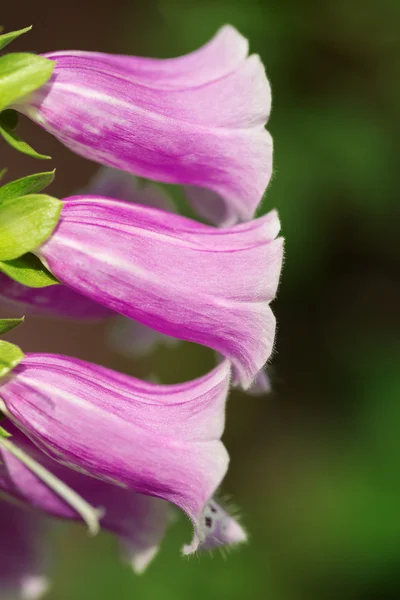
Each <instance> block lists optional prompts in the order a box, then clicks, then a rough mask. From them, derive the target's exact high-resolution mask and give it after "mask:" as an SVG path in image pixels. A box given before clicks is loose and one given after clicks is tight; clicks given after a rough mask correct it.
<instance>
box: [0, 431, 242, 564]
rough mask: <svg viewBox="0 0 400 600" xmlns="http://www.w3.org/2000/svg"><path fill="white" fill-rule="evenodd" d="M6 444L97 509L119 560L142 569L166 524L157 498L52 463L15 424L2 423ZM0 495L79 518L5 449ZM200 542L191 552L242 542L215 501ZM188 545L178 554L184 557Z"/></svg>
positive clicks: (163, 508) (162, 504)
mask: <svg viewBox="0 0 400 600" xmlns="http://www.w3.org/2000/svg"><path fill="white" fill-rule="evenodd" d="M7 431H9V432H10V433H12V440H13V442H14V443H16V444H17V445H18V447H20V448H22V449H23V450H24V451H25V452H27V453H28V454H29V455H30V456H32V457H34V458H35V460H37V461H39V462H40V463H41V464H42V465H44V466H45V467H46V468H47V469H48V470H49V471H51V472H52V473H54V474H55V475H56V476H57V477H58V478H59V479H60V480H62V481H64V482H65V483H67V484H68V485H69V486H70V487H71V488H73V489H74V490H76V491H77V492H78V493H79V494H80V495H81V496H82V497H84V498H85V499H86V501H88V502H90V504H92V505H96V506H103V507H104V516H103V517H102V519H101V525H102V527H103V528H105V529H107V530H108V531H110V532H111V533H113V534H115V535H116V536H117V538H118V539H119V543H120V549H121V552H122V557H123V559H124V560H125V561H127V562H128V563H129V564H130V565H131V566H132V568H133V570H134V571H135V572H136V573H141V572H143V571H144V569H145V568H146V567H147V566H148V564H149V563H150V561H151V560H152V559H153V558H154V556H155V555H156V554H157V552H158V550H159V546H160V543H161V541H162V538H163V537H164V533H165V531H166V528H167V526H168V522H169V513H170V510H169V509H170V506H169V505H168V503H167V502H165V501H163V500H160V499H159V498H153V497H151V496H144V495H142V494H137V493H135V492H132V491H130V490H127V489H124V488H122V487H119V486H116V485H113V484H110V483H106V482H104V481H101V480H98V479H95V478H93V477H88V476H86V475H83V474H82V473H77V472H76V471H73V470H71V469H68V468H67V467H65V466H63V465H61V464H60V463H57V462H55V461H54V460H52V459H51V458H49V457H48V456H46V455H45V454H44V453H42V452H41V451H40V450H39V449H38V448H37V447H35V446H34V445H33V444H32V442H30V441H29V440H28V438H27V437H26V436H25V435H24V434H23V433H21V432H20V431H18V429H16V427H15V426H13V425H12V424H10V423H9V422H8V423H7ZM0 456H1V461H2V464H1V465H0V491H1V492H2V493H3V494H5V495H7V496H8V497H10V498H12V499H14V500H17V501H18V502H19V503H21V504H25V505H27V506H28V507H30V508H34V509H38V510H40V511H42V512H44V513H45V514H47V515H49V516H53V517H58V518H61V519H68V520H70V519H72V520H79V518H80V517H79V515H78V513H76V511H74V509H73V508H72V507H71V506H69V505H68V503H66V502H65V501H64V500H62V499H61V498H60V497H59V496H57V494H56V493H55V492H54V491H53V490H51V489H50V488H48V487H47V486H46V485H45V484H44V483H43V482H42V481H41V480H39V479H38V478H37V477H36V476H35V475H34V474H33V473H32V472H30V471H29V469H28V468H27V467H26V466H25V465H24V464H22V463H21V462H20V461H19V460H18V459H16V458H15V457H14V456H13V455H12V454H10V453H9V452H8V451H7V450H5V449H1V450H0ZM203 523H204V534H205V536H204V539H203V540H202V541H201V540H199V539H198V538H197V537H196V538H195V541H194V545H193V548H195V547H196V548H198V549H199V550H212V549H214V548H218V547H225V546H232V545H235V544H238V543H241V542H244V541H246V533H245V531H244V530H243V528H242V527H241V525H240V524H239V523H238V522H237V521H236V520H235V519H234V518H233V517H231V516H230V515H229V514H228V513H227V512H226V511H225V510H224V509H223V508H222V507H221V506H220V505H219V504H218V503H217V502H216V501H215V500H210V502H209V503H208V504H207V505H206V507H205V510H204V519H203ZM191 551H192V547H191V546H185V548H184V552H185V553H190V552H191Z"/></svg>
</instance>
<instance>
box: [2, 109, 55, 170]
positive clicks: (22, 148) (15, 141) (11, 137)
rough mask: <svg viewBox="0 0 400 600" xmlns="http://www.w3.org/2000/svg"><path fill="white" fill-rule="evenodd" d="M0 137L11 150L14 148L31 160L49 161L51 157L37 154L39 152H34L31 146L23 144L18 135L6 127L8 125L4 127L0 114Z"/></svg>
mask: <svg viewBox="0 0 400 600" xmlns="http://www.w3.org/2000/svg"><path fill="white" fill-rule="evenodd" d="M0 135H1V136H2V138H3V139H4V141H6V142H7V144H9V145H10V146H11V147H12V148H14V150H18V152H22V154H27V155H28V156H31V157H32V158H39V159H41V160H49V159H50V158H51V156H47V155H46V154H39V152H36V150H35V149H34V148H32V146H30V145H29V144H27V143H26V142H24V140H23V139H22V138H20V137H19V135H17V134H16V133H15V131H13V129H11V127H8V125H6V123H4V121H3V120H2V118H1V114H0Z"/></svg>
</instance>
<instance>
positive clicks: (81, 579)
mask: <svg viewBox="0 0 400 600" xmlns="http://www.w3.org/2000/svg"><path fill="white" fill-rule="evenodd" d="M2 4H3V3H2ZM4 4H5V6H4V7H3V6H2V15H1V18H2V22H3V23H4V25H5V26H6V27H7V29H12V28H18V27H22V26H25V25H28V24H31V23H33V24H34V26H35V28H34V31H33V32H32V33H31V34H29V36H24V39H21V40H18V42H17V43H15V46H14V47H13V50H18V49H19V50H22V49H23V50H33V51H37V52H41V51H46V50H57V49H63V48H71V49H72V48H75V49H88V50H103V51H109V52H126V53H132V54H138V55H147V56H159V57H167V56H174V55H179V54H184V53H185V52H188V51H190V50H193V49H195V48H196V47H198V46H200V45H201V44H203V43H204V42H205V41H207V40H208V39H209V38H210V37H211V36H212V35H213V34H214V33H215V31H216V30H217V29H218V28H219V27H220V26H221V25H222V24H224V23H226V22H229V23H232V24H233V25H235V26H236V27H237V28H238V29H239V30H240V31H241V32H242V33H243V34H244V35H245V36H247V37H248V38H249V39H250V43H251V50H252V52H257V53H259V54H260V55H261V56H262V58H263V61H264V63H265V65H266V68H267V73H268V76H269V78H270V80H271V83H272V90H273V112H272V116H271V119H270V122H269V124H268V128H269V130H270V131H271V133H272V134H273V137H274V140H275V169H274V170H275V175H274V178H273V180H272V182H271V184H270V186H269V188H268V192H267V195H266V198H265V199H264V202H263V205H262V210H265V211H266V210H269V209H270V208H272V207H277V208H278V210H279V213H280V216H281V220H282V228H283V234H284V236H285V238H286V262H285V268H284V271H283V278H282V283H281V286H280V290H279V295H278V299H277V300H276V301H275V303H274V311H275V313H276V315H277V319H278V336H277V342H276V352H275V355H274V357H273V360H272V365H271V367H270V375H271V379H272V382H273V393H271V394H269V395H268V396H264V397H262V398H250V397H246V396H245V395H243V394H240V393H235V394H232V397H231V399H230V402H229V407H228V422H227V430H226V434H225V438H224V439H225V442H226V445H227V447H228V449H229V451H230V453H231V457H232V466H231V470H230V473H229V475H228V477H227V479H226V481H225V483H224V488H223V493H226V494H229V495H230V496H231V497H232V499H233V501H234V503H235V504H237V505H238V506H239V507H240V514H241V515H242V521H243V523H244V524H245V525H246V527H247V529H248V531H249V533H250V535H251V541H250V543H249V544H248V545H247V546H246V547H243V548H240V549H238V550H236V551H234V552H233V553H232V554H231V555H229V557H228V558H227V559H226V560H224V559H223V557H222V556H220V555H219V554H218V553H217V554H215V555H214V556H213V557H212V558H210V557H209V556H201V557H198V558H197V557H196V558H194V559H191V560H184V559H181V558H180V556H179V548H180V546H181V545H182V543H183V542H185V541H187V540H188V539H189V536H190V528H189V526H188V525H187V523H185V521H184V519H183V518H182V519H181V520H179V521H177V522H176V523H175V524H173V526H172V527H171V529H170V531H169V533H168V536H167V539H166V542H165V544H164V546H163V548H162V550H161V552H160V555H159V556H158V557H157V558H156V560H155V562H154V564H152V565H151V567H150V568H149V570H148V572H147V573H146V574H145V575H144V576H140V577H136V576H134V575H132V574H131V573H130V571H129V569H128V568H126V567H123V566H122V565H121V564H120V563H119V561H118V556H117V554H116V552H115V547H114V542H113V540H112V539H111V538H110V537H108V536H107V535H102V536H101V537H100V538H98V539H95V540H92V539H89V538H88V537H87V536H86V533H85V531H84V529H83V527H79V526H72V527H71V526H61V527H60V528H59V530H57V531H56V532H55V534H54V550H53V560H54V586H53V590H52V592H51V594H50V595H49V600H67V599H68V600H71V599H72V600H92V599H93V600H94V599H96V600H103V599H104V600H106V599H108V598H110V599H111V598H112V599H114V598H116V599H118V600H128V599H130V598H136V599H137V600H153V599H154V600H158V599H160V600H163V599H165V600H170V599H171V600H172V599H174V600H175V599H178V598H179V599H180V598H190V599H191V600H192V599H193V600H196V599H200V598H204V597H207V598H210V599H213V600H214V599H215V600H219V599H221V600H224V599H227V600H228V599H229V600H231V599H232V600H236V599H237V600H239V599H241V600H242V599H243V598H251V599H254V600H258V599H262V598H271V600H303V599H304V600H306V599H307V600H329V599H331V598H332V599H335V600H336V599H339V598H340V599H344V600H348V599H349V600H350V599H362V600H372V599H375V598H384V599H386V598H388V599H389V598H393V599H395V598H396V599H398V598H400V577H399V568H400V515H399V508H400V483H399V466H400V435H399V434H400V394H399V392H400V375H399V362H400V341H399V340H400V336H399V333H400V332H399V329H400V328H399V324H400V323H399V317H398V315H399V300H400V284H399V280H398V277H396V276H397V275H398V272H399V265H400V260H399V259H400V256H399V254H400V249H399V231H398V229H399V222H400V221H399V216H400V215H399V201H398V187H399V175H400V164H399V149H398V140H399V133H400V131H399V126H400V119H399V103H400V77H399V66H400V52H399V49H400V48H399V47H400V38H399V30H400V2H399V0H380V1H379V2H378V1H377V0H363V1H362V0H351V1H349V0H334V1H333V2H332V1H331V2H329V1H328V0H252V1H251V0H247V1H245V0H180V1H177V0H147V1H134V0H113V2H102V1H100V0H97V1H96V2H90V1H87V2H84V1H82V0H69V1H68V2H67V3H61V2H58V3H54V2H50V1H39V2H34V1H33V0H20V2H18V10H17V9H16V7H15V3H9V2H4ZM23 127H24V128H25V132H26V133H25V138H26V139H27V140H28V141H31V142H32V143H33V144H34V147H35V148H36V149H37V150H39V151H42V152H45V153H46V154H52V156H53V159H54V160H53V163H54V166H56V167H57V172H58V177H57V180H56V182H55V184H54V185H53V188H52V192H53V193H54V194H55V195H59V196H60V197H62V196H65V195H68V194H70V193H72V192H73V191H75V190H76V189H77V188H79V187H80V186H82V185H83V184H85V183H86V181H87V179H88V178H89V176H90V175H91V174H93V173H94V172H95V170H96V167H95V165H93V164H92V163H89V162H86V161H84V160H83V159H81V158H79V157H77V156H74V155H72V154H71V153H69V152H68V150H66V149H65V148H63V147H61V145H60V144H59V143H58V142H56V140H54V139H52V138H51V137H50V136H48V135H46V134H45V133H43V132H41V131H38V130H37V128H35V127H34V126H33V125H32V124H30V123H24V124H23ZM1 162H2V165H1V166H3V163H4V165H7V166H9V176H10V177H17V176H22V175H25V174H27V173H28V172H34V171H35V170H39V169H40V165H39V166H38V163H37V162H35V161H33V160H32V159H28V158H24V157H22V156H19V155H16V153H13V151H12V150H11V149H9V147H6V146H4V145H2V146H1ZM46 166H47V165H46ZM103 336H104V330H103V328H102V327H99V326H94V325H87V326H84V327H83V326H78V325H75V324H68V325H65V324H64V323H61V322H56V321H47V320H45V319H43V318H34V317H31V318H30V319H28V321H27V324H26V325H25V326H24V328H22V329H21V330H18V331H17V332H16V333H15V334H14V335H13V339H14V340H15V341H16V342H19V343H21V344H22V345H23V347H24V349H25V350H27V351H28V350H31V351H32V350H34V351H45V350H46V351H61V352H64V353H70V354H75V355H77V356H80V357H82V358H85V359H88V360H92V361H97V362H100V363H103V364H107V365H109V366H112V367H114V368H116V369H120V370H123V371H126V372H130V373H132V374H135V375H137V376H141V377H146V376H148V375H149V374H150V373H156V374H157V375H159V376H160V377H161V379H162V380H163V381H165V382H172V381H179V380H180V381H183V380H185V379H188V378H190V377H193V376H196V375H199V374H200V373H202V372H204V370H205V369H206V368H208V367H209V366H211V365H212V361H213V357H212V354H211V353H210V352H209V351H208V350H206V349H204V348H199V347H195V346H191V345H189V344H186V345H184V347H182V346H180V347H178V348H176V349H172V350H169V349H168V350H167V349H160V350H158V351H157V352H156V353H155V354H154V355H153V356H152V357H151V359H148V360H139V361H135V362H134V361H132V360H128V359H121V357H119V356H118V355H117V354H115V353H113V352H112V351H111V350H109V349H107V348H105V346H104V343H103Z"/></svg>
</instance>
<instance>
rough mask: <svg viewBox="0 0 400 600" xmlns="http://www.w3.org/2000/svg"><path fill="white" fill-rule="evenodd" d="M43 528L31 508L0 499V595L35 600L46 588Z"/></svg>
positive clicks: (41, 522) (22, 599) (40, 519)
mask: <svg viewBox="0 0 400 600" xmlns="http://www.w3.org/2000/svg"><path fill="white" fill-rule="evenodd" d="M0 468H3V465H0ZM0 479H1V478H0ZM0 489H1V484H0ZM45 529H46V525H45V522H44V518H43V517H41V516H40V515H38V514H36V513H35V512H34V511H33V510H28V509H26V508H24V507H21V506H19V505H17V504H15V502H11V501H6V500H4V499H2V500H0V531H1V536H0V594H1V598H6V599H8V598H9V599H10V600H11V599H12V598H19V599H21V600H38V599H39V598H41V597H42V596H43V594H44V593H45V592H46V591H47V589H48V587H49V585H48V579H47V576H46V571H47V564H46V563H47V559H46V554H47V553H46V547H45V540H44V539H43V538H44V535H45Z"/></svg>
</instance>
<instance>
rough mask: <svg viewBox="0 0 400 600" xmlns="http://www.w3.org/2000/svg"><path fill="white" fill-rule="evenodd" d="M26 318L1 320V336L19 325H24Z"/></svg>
mask: <svg viewBox="0 0 400 600" xmlns="http://www.w3.org/2000/svg"><path fill="white" fill-rule="evenodd" d="M24 319H25V317H21V318H20V319H0V335H3V334H4V333H7V332H8V331H11V330H12V329H15V327H18V325H22V323H23V322H24Z"/></svg>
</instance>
